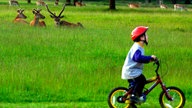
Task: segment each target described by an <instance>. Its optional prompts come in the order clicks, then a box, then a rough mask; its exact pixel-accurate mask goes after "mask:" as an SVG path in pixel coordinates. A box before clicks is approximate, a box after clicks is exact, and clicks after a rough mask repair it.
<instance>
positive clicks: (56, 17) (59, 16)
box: [46, 5, 66, 25]
mask: <svg viewBox="0 0 192 108" xmlns="http://www.w3.org/2000/svg"><path fill="white" fill-rule="evenodd" d="M65 6H66V5H63V8H62V10H61V12H60V13H59V15H56V14H55V13H52V12H51V11H50V10H49V8H48V5H46V8H47V11H48V12H49V13H50V14H51V15H50V16H51V18H53V19H54V21H55V24H56V25H60V20H61V18H63V17H64V16H63V15H62V16H61V14H62V13H63V11H64V9H65Z"/></svg>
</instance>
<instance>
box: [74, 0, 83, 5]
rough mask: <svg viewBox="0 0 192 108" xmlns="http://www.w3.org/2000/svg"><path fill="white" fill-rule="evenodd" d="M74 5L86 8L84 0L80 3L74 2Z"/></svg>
mask: <svg viewBox="0 0 192 108" xmlns="http://www.w3.org/2000/svg"><path fill="white" fill-rule="evenodd" d="M74 2H75V3H74V5H75V6H85V4H84V3H83V0H80V2H78V1H77V0H75V1H74Z"/></svg>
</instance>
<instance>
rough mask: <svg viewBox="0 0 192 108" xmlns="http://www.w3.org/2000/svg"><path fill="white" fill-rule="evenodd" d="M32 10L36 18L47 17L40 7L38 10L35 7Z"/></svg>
mask: <svg viewBox="0 0 192 108" xmlns="http://www.w3.org/2000/svg"><path fill="white" fill-rule="evenodd" d="M32 12H33V14H34V15H35V18H36V19H45V16H44V15H42V14H41V13H40V12H41V9H38V10H36V9H33V11H32Z"/></svg>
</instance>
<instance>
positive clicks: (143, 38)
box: [140, 34, 148, 42]
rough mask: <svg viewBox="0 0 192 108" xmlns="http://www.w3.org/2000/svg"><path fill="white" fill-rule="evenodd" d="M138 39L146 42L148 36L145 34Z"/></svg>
mask: <svg viewBox="0 0 192 108" xmlns="http://www.w3.org/2000/svg"><path fill="white" fill-rule="evenodd" d="M140 39H141V40H142V41H146V42H148V35H147V34H145V35H143V36H142V37H141V38H140Z"/></svg>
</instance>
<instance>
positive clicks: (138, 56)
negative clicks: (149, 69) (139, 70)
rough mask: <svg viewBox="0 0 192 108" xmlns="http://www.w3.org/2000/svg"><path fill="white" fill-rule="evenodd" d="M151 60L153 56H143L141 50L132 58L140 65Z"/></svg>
mask: <svg viewBox="0 0 192 108" xmlns="http://www.w3.org/2000/svg"><path fill="white" fill-rule="evenodd" d="M151 59H152V57H151V56H144V55H142V54H141V51H140V50H137V51H136V52H135V54H134V55H133V58H132V60H133V61H135V62H139V63H149V62H150V60H151Z"/></svg>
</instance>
